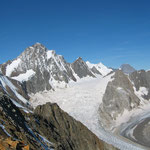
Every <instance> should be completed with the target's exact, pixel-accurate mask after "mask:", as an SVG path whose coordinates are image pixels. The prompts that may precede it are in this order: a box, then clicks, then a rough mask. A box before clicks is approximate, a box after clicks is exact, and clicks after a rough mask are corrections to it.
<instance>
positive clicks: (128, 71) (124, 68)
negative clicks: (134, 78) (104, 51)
mask: <svg viewBox="0 0 150 150" xmlns="http://www.w3.org/2000/svg"><path fill="white" fill-rule="evenodd" d="M120 69H121V70H122V71H123V72H124V73H126V74H131V73H132V72H134V71H136V70H135V69H134V68H133V67H132V66H131V65H129V64H123V65H121V67H120Z"/></svg>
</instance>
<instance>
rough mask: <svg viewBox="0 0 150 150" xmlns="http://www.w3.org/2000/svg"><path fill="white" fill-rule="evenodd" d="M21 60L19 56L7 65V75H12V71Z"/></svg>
mask: <svg viewBox="0 0 150 150" xmlns="http://www.w3.org/2000/svg"><path fill="white" fill-rule="evenodd" d="M20 62H21V59H20V58H18V59H16V60H14V61H13V62H12V63H11V64H9V65H7V67H6V76H8V77H10V75H11V73H12V72H13V71H14V69H16V68H17V67H18V65H19V63H20Z"/></svg>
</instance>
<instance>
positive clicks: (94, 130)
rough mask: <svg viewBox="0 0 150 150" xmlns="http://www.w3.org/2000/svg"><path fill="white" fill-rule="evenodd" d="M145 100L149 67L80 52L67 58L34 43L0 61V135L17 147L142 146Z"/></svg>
mask: <svg viewBox="0 0 150 150" xmlns="http://www.w3.org/2000/svg"><path fill="white" fill-rule="evenodd" d="M149 100H150V71H145V70H135V69H134V68H133V67H132V66H130V65H129V64H123V65H122V66H121V67H120V68H119V69H111V68H108V67H106V66H104V65H103V64H102V63H98V64H92V63H90V62H89V61H87V62H85V61H84V60H83V59H82V58H81V57H79V58H77V59H76V60H75V61H74V62H73V63H68V62H66V61H65V59H64V57H63V56H61V55H57V54H56V52H55V51H54V50H48V49H47V48H46V47H45V46H44V45H42V44H40V43H36V44H34V45H32V46H30V47H28V48H26V49H25V50H24V51H23V52H22V53H21V54H20V55H19V56H18V57H17V58H16V59H14V60H12V61H7V62H6V63H4V64H1V65H0V101H1V103H0V130H1V132H2V134H1V136H0V140H2V141H8V140H7V139H9V141H10V140H12V141H15V142H16V143H19V144H20V143H21V142H22V141H23V143H24V144H22V145H23V146H22V147H21V148H22V149H23V148H24V147H25V146H26V145H27V148H28V149H46V150H47V149H56V150H82V149H83V150H85V149H86V150H107V149H109V150H111V149H112V150H115V149H144V148H145V147H149V145H148V143H149V142H148V141H149V136H148V133H149V131H148V129H147V128H146V126H148V122H144V123H145V124H144V126H143V127H142V129H141V131H140V132H139V134H138V135H137V133H136V130H137V128H139V127H141V126H142V123H143V121H145V119H147V118H148V117H149V116H148V110H149V107H148V104H149ZM142 113H144V115H145V114H146V115H145V116H146V117H145V118H144V119H143V120H142V117H143V116H141V117H140V118H137V116H138V115H140V114H142ZM132 118H135V121H134V122H133V119H132ZM145 128H146V129H145ZM145 130H146V131H147V132H145ZM143 132H144V140H143V141H142V140H141V138H140V137H141V136H142V134H143ZM120 136H121V138H120ZM126 138H127V139H129V141H127V140H126ZM131 141H132V142H131ZM3 143H4V142H3ZM3 143H2V144H1V143H0V146H1V147H5V146H4V144H3ZM5 144H6V143H5ZM19 144H16V148H17V146H19ZM21 148H20V149H21ZM12 149H13V148H12ZM14 149H15V148H14Z"/></svg>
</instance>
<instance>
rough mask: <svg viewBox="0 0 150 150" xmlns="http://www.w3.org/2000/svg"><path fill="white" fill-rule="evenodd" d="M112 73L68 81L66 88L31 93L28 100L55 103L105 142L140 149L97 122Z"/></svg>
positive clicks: (35, 102) (37, 103) (34, 103)
mask: <svg viewBox="0 0 150 150" xmlns="http://www.w3.org/2000/svg"><path fill="white" fill-rule="evenodd" d="M113 75H114V74H111V75H109V76H106V77H104V78H103V77H102V76H99V78H88V77H87V78H83V79H81V80H79V81H78V82H77V83H73V82H72V83H70V84H69V87H68V88H66V89H57V90H56V91H54V92H50V91H49V92H41V93H36V94H34V95H33V94H32V95H31V100H30V102H31V104H32V105H33V106H34V107H36V106H37V105H41V104H44V103H46V102H52V103H57V104H58V105H59V106H60V107H61V108H62V109H63V110H64V111H66V112H67V113H69V114H70V115H71V116H73V117H74V118H75V119H77V120H79V121H81V122H82V123H83V124H84V125H86V126H87V127H88V128H89V129H90V130H91V131H92V132H93V133H95V134H96V135H97V136H98V137H99V138H100V139H102V140H104V141H105V142H107V143H109V144H112V145H114V146H115V147H118V148H119V149H122V150H130V149H132V150H141V149H142V148H140V147H137V146H136V145H133V144H130V143H129V142H127V141H124V139H120V138H119V137H116V136H114V135H113V134H111V133H109V132H107V131H105V130H104V129H103V127H101V126H100V124H99V119H100V118H99V113H98V109H99V105H100V104H101V102H102V97H103V94H104V92H105V89H106V86H107V84H108V82H109V81H111V80H112V79H111V76H113Z"/></svg>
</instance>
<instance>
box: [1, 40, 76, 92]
mask: <svg viewBox="0 0 150 150" xmlns="http://www.w3.org/2000/svg"><path fill="white" fill-rule="evenodd" d="M49 55H50V56H49ZM18 59H19V60H21V61H20V63H19V64H18V66H17V68H15V69H14V70H13V71H12V72H11V74H10V77H16V76H18V75H20V74H24V73H26V72H27V71H28V70H33V71H34V72H35V74H34V75H33V76H32V77H30V78H29V80H27V81H25V82H24V86H26V89H27V92H28V93H36V92H39V91H44V90H50V89H53V88H55V87H54V85H55V84H54V85H53V83H54V82H55V83H56V82H58V83H59V82H65V83H68V82H69V81H70V80H73V81H76V78H75V77H74V76H73V73H72V70H71V68H70V64H68V63H67V62H66V61H65V60H64V58H63V57H62V56H61V55H56V53H55V51H49V52H48V50H47V48H46V47H45V46H43V45H42V44H40V43H36V44H34V45H32V46H30V47H28V48H26V50H25V51H24V52H23V53H22V54H21V55H20V56H19V57H18V58H17V59H15V60H18ZM12 62H13V61H9V62H7V63H5V64H2V66H1V69H2V72H3V74H5V75H6V68H7V66H8V65H9V64H11V63H12Z"/></svg>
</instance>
